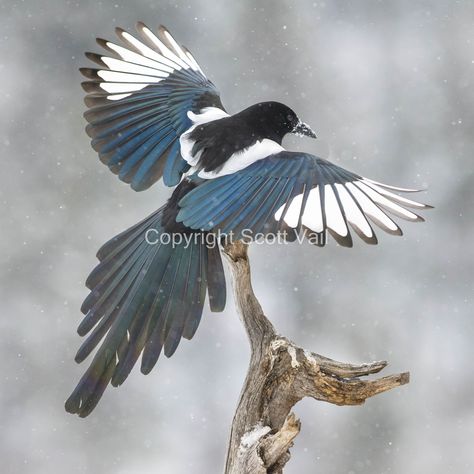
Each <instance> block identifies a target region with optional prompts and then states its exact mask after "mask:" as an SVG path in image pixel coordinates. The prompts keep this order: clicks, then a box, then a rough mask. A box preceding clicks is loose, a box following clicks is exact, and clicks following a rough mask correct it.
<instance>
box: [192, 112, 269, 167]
mask: <svg viewBox="0 0 474 474" xmlns="http://www.w3.org/2000/svg"><path fill="white" fill-rule="evenodd" d="M189 138H190V140H192V141H193V142H194V146H193V148H192V150H191V154H192V155H193V156H196V154H198V153H199V152H202V153H201V157H200V159H199V167H200V168H201V169H204V171H215V170H219V168H221V167H222V166H223V165H224V163H225V162H226V161H227V160H228V159H229V158H230V157H231V156H232V155H233V154H234V153H236V152H239V151H242V150H245V149H246V148H248V147H249V146H251V145H253V144H254V143H255V142H256V141H257V140H261V139H262V138H263V137H262V136H260V135H259V134H258V133H256V132H255V131H254V130H252V129H251V128H250V126H249V124H248V123H246V122H245V121H243V120H239V117H238V116H232V117H226V118H223V119H220V120H215V121H213V122H209V123H204V124H201V125H198V126H197V127H196V128H195V129H194V130H193V131H192V132H191V134H190V136H189Z"/></svg>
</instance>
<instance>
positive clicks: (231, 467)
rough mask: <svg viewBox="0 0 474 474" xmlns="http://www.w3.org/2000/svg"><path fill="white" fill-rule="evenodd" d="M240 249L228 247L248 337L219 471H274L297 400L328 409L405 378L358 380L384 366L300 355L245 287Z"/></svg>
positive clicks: (245, 263)
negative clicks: (309, 400) (312, 401)
mask: <svg viewBox="0 0 474 474" xmlns="http://www.w3.org/2000/svg"><path fill="white" fill-rule="evenodd" d="M247 247H248V246H247V245H246V244H245V243H243V242H241V241H237V242H233V243H230V244H227V245H226V246H225V247H224V254H225V256H226V258H227V261H228V263H229V266H230V268H231V272H232V280H233V288H234V295H235V302H236V306H237V310H238V312H239V315H240V318H241V320H242V322H243V324H244V327H245V330H246V332H247V335H248V338H249V341H250V347H251V358H250V365H249V369H248V372H247V376H246V378H245V382H244V386H243V388H242V392H241V394H240V400H239V403H238V407H237V411H236V412H235V415H234V420H233V422H232V430H231V435H230V441H229V446H228V452H227V461H226V467H225V474H246V473H249V474H279V473H282V472H283V468H284V466H285V464H286V463H287V462H288V460H289V459H290V456H291V454H290V451H289V449H290V448H291V446H292V445H293V440H294V439H295V437H296V436H297V435H298V433H299V431H300V422H299V420H298V419H297V418H296V416H295V415H294V414H293V413H292V412H291V409H292V408H293V406H294V405H295V404H296V403H297V402H298V401H299V400H301V399H302V398H304V397H312V398H314V399H316V400H321V401H324V402H329V403H333V404H335V405H360V404H362V403H364V402H365V400H366V399H367V398H369V397H372V396H374V395H377V394H378V393H382V392H385V391H387V390H390V389H392V388H394V387H398V386H400V385H404V384H406V383H408V382H409V373H408V372H405V373H401V374H396V375H390V376H387V377H382V378H379V379H376V380H361V379H360V378H359V377H362V376H366V375H370V374H376V373H377V372H380V371H381V370H382V369H383V368H385V367H386V365H387V362H385V361H380V362H372V363H369V364H360V365H354V364H348V363H343V362H337V361H335V360H332V359H329V358H327V357H323V356H321V355H319V354H315V353H313V352H309V351H307V350H304V349H302V348H300V347H298V346H296V345H295V344H293V343H292V342H291V341H289V340H288V339H287V338H285V337H283V336H280V335H279V334H277V333H276V332H275V329H274V327H273V325H272V324H271V323H270V321H269V320H268V319H267V318H266V316H265V314H264V313H263V310H262V307H261V306H260V303H259V302H258V300H257V298H256V297H255V294H254V293H253V290H252V284H251V280H250V264H249V260H248V256H247Z"/></svg>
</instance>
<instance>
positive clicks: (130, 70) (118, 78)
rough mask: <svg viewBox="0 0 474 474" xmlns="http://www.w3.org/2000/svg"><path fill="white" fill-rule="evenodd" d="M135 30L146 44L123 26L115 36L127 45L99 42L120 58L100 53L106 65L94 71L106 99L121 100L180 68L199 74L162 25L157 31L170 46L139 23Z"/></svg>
mask: <svg viewBox="0 0 474 474" xmlns="http://www.w3.org/2000/svg"><path fill="white" fill-rule="evenodd" d="M137 29H138V32H139V33H140V35H141V36H142V38H143V40H145V41H146V42H147V43H148V44H149V46H148V45H147V44H145V43H143V42H142V41H140V40H138V39H137V38H135V37H134V36H133V35H131V34H130V33H128V32H126V31H124V30H122V29H117V35H118V36H119V38H120V39H121V40H122V41H123V43H124V44H125V45H126V46H127V47H124V46H120V45H118V44H115V43H112V42H111V41H105V42H103V43H101V44H103V45H104V46H105V47H106V48H108V49H109V50H110V51H113V52H114V53H115V54H117V55H118V56H119V57H120V59H117V58H111V57H108V56H100V60H101V61H102V62H103V63H104V64H105V65H106V66H107V67H108V68H109V69H103V70H100V71H98V72H97V75H98V76H99V77H100V78H101V79H103V82H100V84H99V87H100V88H101V89H103V90H104V91H105V92H108V93H109V94H111V95H108V96H107V99H109V100H120V99H124V98H125V97H128V96H130V95H132V93H133V92H136V91H139V90H142V89H144V88H145V87H147V86H148V85H151V84H157V83H159V82H161V81H163V80H164V79H166V78H167V77H168V76H169V75H170V74H172V73H173V72H174V71H179V70H181V69H192V70H194V71H199V72H201V73H202V70H201V68H200V67H199V65H198V64H197V62H196V60H195V59H194V57H193V56H192V55H191V53H190V52H189V51H187V50H185V49H183V48H182V47H181V46H179V45H178V43H177V42H176V41H175V40H174V38H173V37H172V36H171V34H170V33H169V31H168V30H166V29H165V28H164V27H160V32H161V34H162V35H163V37H164V38H163V41H165V42H166V43H167V44H168V45H169V47H168V46H167V45H166V44H165V43H164V42H163V41H161V40H160V39H159V38H158V37H157V36H156V35H155V34H154V33H153V32H152V31H151V30H150V29H149V28H148V27H146V26H145V25H144V24H143V23H139V24H138V26H137ZM165 38H166V40H165Z"/></svg>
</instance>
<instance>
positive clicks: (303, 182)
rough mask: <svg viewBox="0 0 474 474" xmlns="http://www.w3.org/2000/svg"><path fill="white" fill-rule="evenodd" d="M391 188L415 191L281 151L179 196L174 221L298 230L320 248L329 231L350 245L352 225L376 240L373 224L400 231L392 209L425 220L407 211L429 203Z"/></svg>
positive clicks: (226, 228)
mask: <svg viewBox="0 0 474 474" xmlns="http://www.w3.org/2000/svg"><path fill="white" fill-rule="evenodd" d="M392 191H396V192H412V191H415V190H412V189H404V188H396V187H393V186H387V185H385V184H381V183H377V182H375V181H372V180H369V179H367V178H363V177H361V176H359V175H357V174H354V173H352V172H350V171H347V170H345V169H343V168H341V167H339V166H337V165H334V164H332V163H330V162H328V161H326V160H323V159H321V158H317V157H315V156H313V155H309V154H304V153H295V152H288V151H283V152H281V153H278V154H275V155H271V156H269V157H267V158H265V159H263V160H260V161H257V162H255V163H253V164H252V165H250V166H248V167H247V168H244V169H243V170H240V171H238V172H237V173H234V174H229V175H226V176H221V177H219V178H216V179H210V180H207V181H204V182H203V183H202V184H201V185H200V186H198V187H197V188H195V189H193V190H192V191H191V192H190V193H189V194H187V195H186V196H184V197H183V198H182V199H181V200H180V202H179V206H180V207H181V210H180V212H179V214H178V217H177V220H178V221H179V222H183V223H184V224H185V225H186V226H188V227H191V228H193V229H203V230H211V229H212V230H220V231H221V232H222V233H223V234H230V233H232V235H233V237H234V238H236V239H239V238H252V237H255V236H257V234H259V233H264V234H270V233H276V232H282V231H288V230H290V231H291V232H293V233H295V232H296V233H300V232H301V231H302V230H303V231H305V232H306V236H307V237H310V241H311V242H313V243H316V244H317V245H320V246H323V245H325V243H326V231H328V232H329V233H330V234H331V235H332V236H333V237H334V238H335V239H336V241H337V242H338V243H339V244H340V245H343V246H346V247H351V246H352V237H351V233H350V230H349V228H350V227H352V229H353V230H354V231H355V232H356V234H357V235H359V237H360V238H361V239H363V240H364V241H365V242H367V243H369V244H376V243H377V237H376V235H375V232H374V230H373V227H372V225H371V223H374V224H376V225H377V226H378V227H380V228H381V229H383V230H384V231H386V232H388V233H390V234H394V235H402V231H401V229H400V227H399V226H398V225H397V224H396V223H395V222H394V221H393V220H392V218H391V217H390V215H389V214H394V215H396V216H398V217H401V218H403V219H407V220H409V221H413V222H416V221H422V220H423V218H422V217H420V216H418V215H417V214H415V213H414V212H412V211H410V210H409V209H407V208H408V207H411V208H415V209H427V208H430V207H431V206H427V205H425V204H420V203H418V202H415V201H412V200H409V199H406V198H404V197H402V196H399V195H398V194H395V193H393V192H392Z"/></svg>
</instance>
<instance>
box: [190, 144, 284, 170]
mask: <svg viewBox="0 0 474 474" xmlns="http://www.w3.org/2000/svg"><path fill="white" fill-rule="evenodd" d="M284 150H285V149H284V148H283V147H282V146H280V145H279V144H278V143H276V142H274V141H273V140H269V139H268V138H264V139H263V140H260V141H257V142H256V143H254V144H253V145H251V146H249V147H248V148H245V149H244V150H241V151H238V152H237V153H234V154H233V155H232V156H231V157H230V158H229V159H228V160H227V161H226V162H225V163H224V166H223V167H222V168H221V169H219V170H216V171H204V170H202V171H200V172H199V173H198V176H199V177H200V178H204V179H215V178H219V177H220V176H225V175H227V174H232V173H236V172H237V171H240V170H243V169H244V168H247V166H250V165H251V164H252V163H255V162H256V161H258V160H262V159H263V158H266V157H267V156H270V155H274V154H276V153H280V152H281V151H284ZM190 171H191V170H190Z"/></svg>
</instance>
